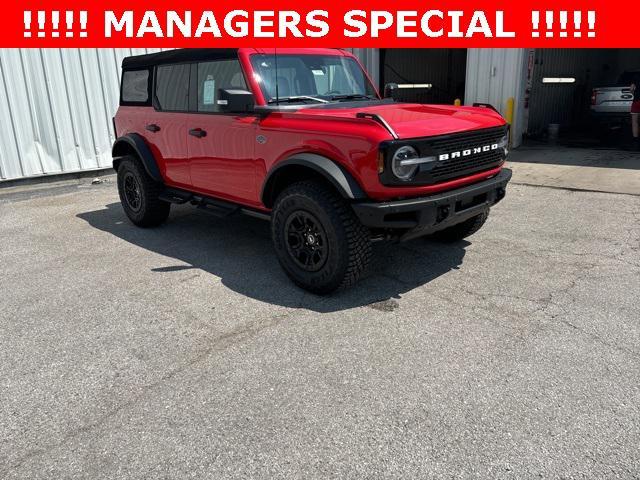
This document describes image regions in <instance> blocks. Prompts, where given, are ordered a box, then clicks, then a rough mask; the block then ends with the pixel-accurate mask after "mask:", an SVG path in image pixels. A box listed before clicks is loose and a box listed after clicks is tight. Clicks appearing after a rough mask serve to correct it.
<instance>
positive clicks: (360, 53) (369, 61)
mask: <svg viewBox="0 0 640 480" xmlns="http://www.w3.org/2000/svg"><path fill="white" fill-rule="evenodd" d="M345 50H348V51H350V52H351V53H353V54H354V55H355V56H356V57H358V59H359V60H360V63H362V66H363V67H364V68H366V69H367V72H369V76H370V77H371V81H372V82H373V84H374V85H375V86H379V84H380V50H378V49H377V48H346V49H345Z"/></svg>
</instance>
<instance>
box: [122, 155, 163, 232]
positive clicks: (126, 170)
mask: <svg viewBox="0 0 640 480" xmlns="http://www.w3.org/2000/svg"><path fill="white" fill-rule="evenodd" d="M163 188H164V186H163V185H162V183H160V182H156V181H155V180H153V179H152V178H151V177H150V176H149V174H148V173H147V172H146V170H145V169H144V168H143V167H142V165H140V162H139V161H138V160H137V159H136V158H134V157H131V156H127V157H124V158H123V159H122V160H121V161H120V165H119V167H118V193H119V194H120V202H121V203H122V208H123V209H124V211H125V213H126V214H127V217H129V219H130V220H131V221H132V222H133V223H134V224H136V225H138V226H140V227H155V226H157V225H160V224H161V223H163V222H164V221H165V220H166V219H167V217H168V216H169V210H170V209H171V204H169V203H168V202H164V201H162V200H160V198H159V197H160V193H162V190H163Z"/></svg>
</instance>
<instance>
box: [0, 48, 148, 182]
mask: <svg viewBox="0 0 640 480" xmlns="http://www.w3.org/2000/svg"><path fill="white" fill-rule="evenodd" d="M157 50H158V49H0V180H7V179H13V178H20V177H30V176H35V175H43V174H54V173H63V172H75V171H79V170H92V169H98V168H104V167H108V166H110V165H111V145H112V143H113V140H114V133H113V127H112V123H111V118H112V117H113V114H114V113H115V110H116V108H117V105H118V96H119V83H120V63H121V61H122V58H123V57H125V56H128V55H136V54H142V53H147V52H151V51H157Z"/></svg>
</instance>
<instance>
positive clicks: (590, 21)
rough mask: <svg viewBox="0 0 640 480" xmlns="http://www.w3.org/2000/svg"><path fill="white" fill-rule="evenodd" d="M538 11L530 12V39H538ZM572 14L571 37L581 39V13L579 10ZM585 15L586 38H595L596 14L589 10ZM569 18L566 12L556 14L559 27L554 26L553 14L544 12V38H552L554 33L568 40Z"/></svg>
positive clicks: (548, 11)
mask: <svg viewBox="0 0 640 480" xmlns="http://www.w3.org/2000/svg"><path fill="white" fill-rule="evenodd" d="M540 13H541V12H540V11H537V10H534V11H533V12H531V37H532V38H540V35H541V33H540ZM572 13H573V37H574V38H582V37H583V30H582V27H583V25H584V22H583V21H582V18H583V13H584V12H582V11H580V10H576V11H574V12H572ZM586 13H587V22H586V23H587V27H588V30H587V34H586V36H587V37H589V38H595V36H596V12H595V11H592V10H589V11H588V12H586ZM569 17H570V12H567V11H566V10H563V11H560V12H558V19H559V22H558V23H559V24H560V27H559V29H558V27H557V26H556V25H555V20H556V18H555V12H554V11H552V10H547V11H545V12H544V20H545V32H544V36H545V37H546V38H554V36H555V35H556V32H557V33H558V36H559V37H560V38H568V37H569V31H568V27H569Z"/></svg>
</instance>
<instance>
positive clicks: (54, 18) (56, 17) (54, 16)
mask: <svg viewBox="0 0 640 480" xmlns="http://www.w3.org/2000/svg"><path fill="white" fill-rule="evenodd" d="M51 24H52V25H53V30H52V32H51V36H52V37H53V38H58V37H59V36H60V32H59V31H58V28H59V27H60V12H58V11H56V10H54V11H53V12H51Z"/></svg>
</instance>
